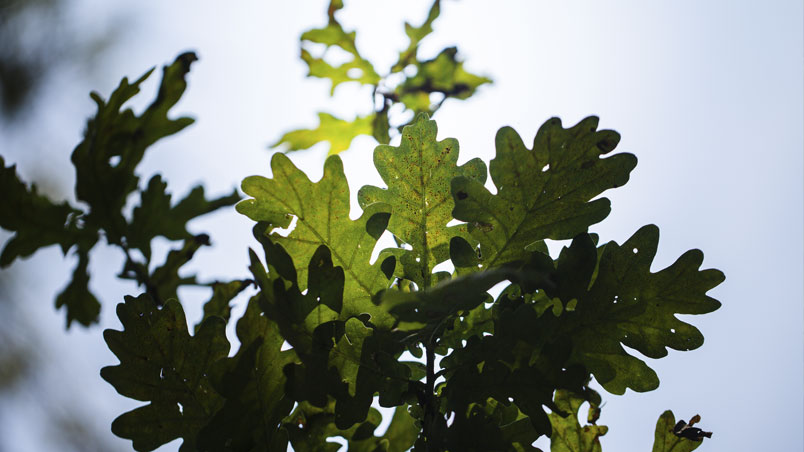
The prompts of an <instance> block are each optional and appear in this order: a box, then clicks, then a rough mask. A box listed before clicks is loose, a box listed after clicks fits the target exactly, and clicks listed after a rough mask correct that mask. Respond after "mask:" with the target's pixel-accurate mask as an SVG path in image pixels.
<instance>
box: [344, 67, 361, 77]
mask: <svg viewBox="0 0 804 452" xmlns="http://www.w3.org/2000/svg"><path fill="white" fill-rule="evenodd" d="M346 76H347V77H349V78H354V79H359V78H360V77H362V76H363V69H360V68H356V67H353V68H352V69H349V70H348V71H346Z"/></svg>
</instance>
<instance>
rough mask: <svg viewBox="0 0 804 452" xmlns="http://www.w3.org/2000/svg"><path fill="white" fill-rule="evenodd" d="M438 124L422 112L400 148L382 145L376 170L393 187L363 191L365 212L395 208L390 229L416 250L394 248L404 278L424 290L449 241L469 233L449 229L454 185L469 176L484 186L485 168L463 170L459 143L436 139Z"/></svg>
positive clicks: (477, 164) (473, 165)
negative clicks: (373, 207)
mask: <svg viewBox="0 0 804 452" xmlns="http://www.w3.org/2000/svg"><path fill="white" fill-rule="evenodd" d="M437 132H438V129H437V127H436V123H435V121H431V120H430V119H429V118H428V117H427V115H426V114H421V115H419V116H417V117H416V119H415V120H414V121H413V123H411V124H410V125H408V126H406V127H405V128H404V129H403V131H402V142H401V144H400V145H399V146H397V147H394V146H387V145H381V146H377V148H376V149H375V151H374V166H376V167H377V171H378V172H379V173H380V176H381V177H382V179H383V181H384V182H385V183H386V184H387V185H388V188H384V189H383V188H379V187H374V186H365V187H363V188H361V189H360V191H359V192H358V201H359V203H360V205H361V207H363V208H367V207H368V206H369V205H371V204H373V203H376V202H382V203H385V204H389V205H390V206H391V209H392V214H391V218H390V220H389V222H388V230H389V231H391V232H392V233H393V234H394V235H395V236H396V237H397V238H398V239H400V240H401V241H402V242H404V243H407V244H408V245H410V246H411V247H412V250H404V249H396V250H393V253H394V255H396V256H397V259H399V260H400V261H401V262H402V264H403V267H404V277H405V278H407V279H409V280H411V281H414V282H415V283H416V284H418V285H419V287H428V286H430V285H431V274H432V272H433V268H434V267H435V266H436V265H438V264H440V263H441V262H444V261H446V260H447V259H449V243H450V240H451V239H452V238H453V237H455V236H456V235H461V234H463V235H465V234H466V226H465V225H461V226H453V227H447V223H449V222H450V221H451V220H452V209H453V206H454V203H453V201H452V197H451V196H450V194H449V186H450V181H451V180H452V179H453V178H454V177H457V176H464V177H467V178H470V179H472V180H475V181H477V183H479V184H482V183H484V182H485V180H486V165H485V164H484V163H483V161H482V160H480V159H472V160H470V161H469V162H467V163H465V164H464V165H461V166H458V165H457V162H458V141H457V140H455V139H454V138H448V139H446V140H442V141H436V135H437Z"/></svg>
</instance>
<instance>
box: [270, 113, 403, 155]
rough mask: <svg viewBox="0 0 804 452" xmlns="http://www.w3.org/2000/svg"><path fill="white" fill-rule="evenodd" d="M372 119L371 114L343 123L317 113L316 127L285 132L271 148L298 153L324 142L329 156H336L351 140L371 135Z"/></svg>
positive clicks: (343, 121)
mask: <svg viewBox="0 0 804 452" xmlns="http://www.w3.org/2000/svg"><path fill="white" fill-rule="evenodd" d="M374 118H375V117H374V115H373V114H372V115H368V116H359V117H357V118H355V120H354V121H345V120H343V119H338V118H336V117H335V116H332V115H330V114H329V113H319V114H318V121H319V124H318V127H316V128H315V129H298V130H292V131H290V132H287V133H286V134H284V135H282V137H281V138H280V139H279V141H277V142H276V143H274V144H272V145H271V147H277V146H285V147H286V149H287V150H288V151H298V150H302V149H308V148H310V147H312V146H314V145H316V144H318V143H320V142H322V141H326V142H329V155H333V154H338V153H340V152H342V151H345V150H347V149H349V146H351V144H352V140H353V139H355V137H357V136H358V135H373V134H374V131H375V125H374ZM386 133H387V130H386Z"/></svg>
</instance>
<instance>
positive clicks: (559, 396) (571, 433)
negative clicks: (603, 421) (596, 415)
mask: <svg viewBox="0 0 804 452" xmlns="http://www.w3.org/2000/svg"><path fill="white" fill-rule="evenodd" d="M585 401H586V400H584V399H583V398H580V397H577V396H575V395H574V394H572V393H570V392H568V391H563V390H558V391H556V395H555V404H556V406H557V407H558V408H559V409H560V410H561V411H563V412H564V414H565V415H564V416H562V415H561V414H559V413H550V415H549V416H550V423H551V424H552V425H553V433H552V435H550V452H601V451H602V448H601V446H600V439H599V438H600V437H601V436H603V435H605V434H606V433H607V432H608V430H609V429H608V427H606V426H605V425H585V426H582V425H581V424H580V423H579V422H578V411H579V410H580V408H581V405H582V404H583V403H584V402H585ZM589 409H590V410H592V409H593V407H591V406H590V408H589Z"/></svg>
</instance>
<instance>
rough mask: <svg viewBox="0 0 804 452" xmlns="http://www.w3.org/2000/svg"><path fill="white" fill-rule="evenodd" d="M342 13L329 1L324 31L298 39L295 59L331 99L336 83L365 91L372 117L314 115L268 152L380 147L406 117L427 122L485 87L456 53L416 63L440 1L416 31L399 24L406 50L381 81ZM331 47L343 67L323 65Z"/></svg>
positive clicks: (443, 52) (449, 50)
mask: <svg viewBox="0 0 804 452" xmlns="http://www.w3.org/2000/svg"><path fill="white" fill-rule="evenodd" d="M342 8H343V1H342V0H331V1H330V4H329V8H328V9H327V16H328V23H327V25H326V26H325V27H322V28H314V29H312V30H308V31H306V32H304V33H303V34H302V36H301V43H302V47H301V59H302V61H304V63H305V64H306V65H307V68H308V73H307V75H308V76H309V77H316V78H322V79H329V80H330V81H331V83H332V85H331V86H332V88H331V90H330V96H334V95H335V88H337V87H338V86H339V85H340V84H342V83H349V82H355V83H359V84H362V85H367V86H370V87H371V92H372V95H371V98H370V99H369V100H370V101H371V102H372V105H374V106H375V108H374V111H373V112H372V113H370V114H368V115H364V116H356V117H355V119H354V120H347V119H342V118H337V117H335V116H333V115H331V114H329V113H323V112H322V113H318V121H319V124H318V127H316V128H314V129H297V130H293V131H290V132H287V133H285V134H284V135H282V137H281V138H279V140H277V141H276V142H275V143H273V144H272V145H271V147H281V148H283V149H285V150H287V151H298V150H302V149H308V148H310V147H312V146H313V145H315V144H317V143H320V142H329V154H330V155H332V154H337V153H339V152H342V151H344V150H346V149H348V148H349V146H350V144H351V143H352V140H353V139H354V138H355V137H357V136H359V135H368V136H371V137H373V138H374V139H375V140H376V141H377V142H379V143H381V144H388V143H389V142H390V140H391V138H392V136H393V135H394V134H396V130H399V131H401V130H402V127H403V126H404V125H406V124H407V123H408V121H409V120H410V118H411V117H412V116H415V115H418V114H419V113H427V114H429V115H430V116H432V115H433V114H434V113H435V112H436V111H437V110H438V109H439V108H440V107H441V105H442V104H443V103H444V101H446V100H447V99H460V100H464V99H468V98H469V97H471V96H472V95H473V94H475V92H476V91H477V89H478V87H480V86H481V85H484V84H488V83H491V79H489V78H487V77H482V76H478V75H475V74H472V73H470V72H468V71H466V70H465V69H464V67H463V61H461V59H460V58H459V56H458V49H457V48H456V47H447V48H445V49H443V50H441V51H440V52H439V53H438V54H437V55H435V56H434V57H433V58H430V59H421V58H420V56H419V46H420V45H421V42H422V40H424V39H425V38H426V37H427V35H429V34H430V33H432V31H433V22H435V20H436V19H437V18H438V16H439V15H440V14H441V0H435V1H434V2H433V4H432V6H431V7H430V11H429V12H428V14H427V18H426V19H425V21H424V22H423V23H422V24H421V25H420V26H418V27H417V26H413V25H411V24H409V23H405V34H406V35H407V37H408V47H407V48H405V49H404V50H403V51H401V52H400V53H399V58H398V59H397V61H396V62H395V63H394V64H393V65H392V66H391V68H389V69H388V72H387V73H385V75H380V74H379V73H378V72H377V71H378V70H377V69H376V68H375V67H374V65H373V64H372V63H371V62H370V61H368V60H366V59H365V58H363V56H361V54H360V52H359V51H358V49H357V41H356V37H357V35H356V33H355V32H354V31H351V32H350V31H346V30H344V29H343V27H342V26H341V24H340V22H338V19H337V18H336V17H335V15H336V13H337V12H338V11H339V10H341V9H342ZM316 45H317V46H319V47H324V49H325V50H324V52H323V53H321V54H319V55H314V53H315V52H314V49H313V47H314V46H316ZM332 47H335V48H338V49H340V50H341V51H342V52H345V54H347V55H349V58H350V59H349V61H346V62H345V63H342V64H339V65H333V64H330V63H329V62H327V51H328V50H329V49H330V48H332ZM400 75H401V78H400V77H398V76H400ZM398 79H400V80H401V81H397V80H398ZM394 105H400V106H401V107H402V110H403V111H402V112H401V113H400V114H396V115H392V116H393V117H389V114H390V112H391V107H392V106H394ZM406 118H407V119H406Z"/></svg>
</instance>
